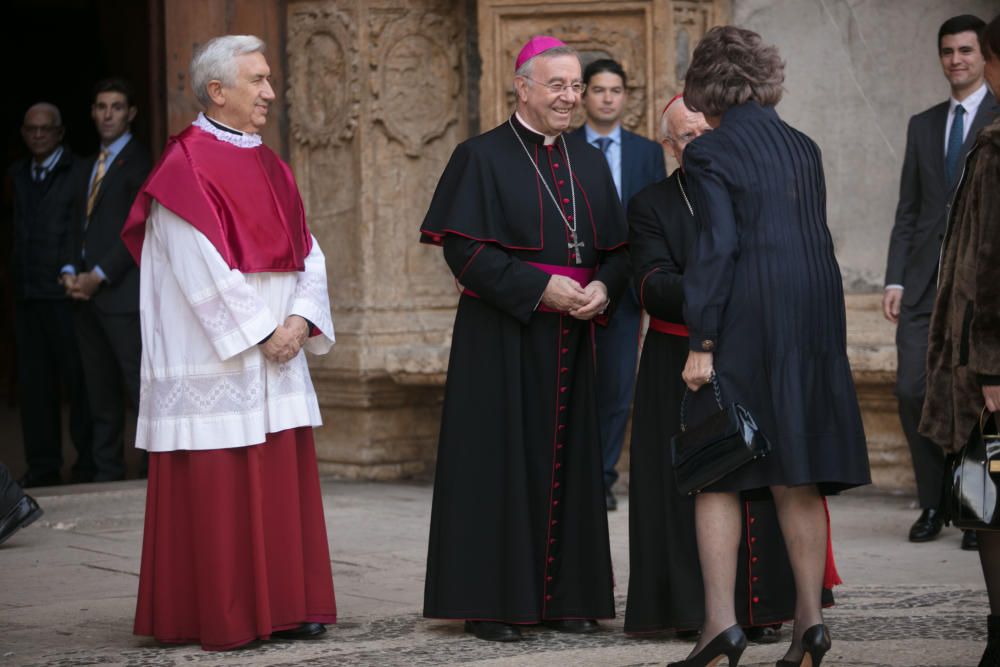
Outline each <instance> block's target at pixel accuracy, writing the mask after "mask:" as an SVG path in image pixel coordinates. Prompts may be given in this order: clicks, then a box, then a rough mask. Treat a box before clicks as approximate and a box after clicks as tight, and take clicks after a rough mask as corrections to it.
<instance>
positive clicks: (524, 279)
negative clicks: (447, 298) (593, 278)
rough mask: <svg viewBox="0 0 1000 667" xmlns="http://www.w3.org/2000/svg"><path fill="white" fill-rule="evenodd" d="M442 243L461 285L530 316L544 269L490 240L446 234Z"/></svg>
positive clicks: (545, 280)
mask: <svg viewBox="0 0 1000 667" xmlns="http://www.w3.org/2000/svg"><path fill="white" fill-rule="evenodd" d="M443 245H444V259H445V261H446V262H448V266H449V267H450V268H451V272H452V273H453V274H454V275H455V279H456V280H458V282H459V283H460V284H461V285H462V286H463V287H467V288H468V289H469V290H471V291H473V292H475V293H476V295H477V296H478V297H479V298H480V299H483V300H485V301H486V302H487V303H489V304H490V305H492V306H495V307H496V308H499V309H500V310H502V311H503V312H505V313H507V314H508V315H510V316H511V317H513V318H515V319H517V320H518V321H519V322H522V323H524V324H527V323H528V322H529V321H530V320H531V314H532V313H533V312H535V307H536V306H537V305H538V303H539V301H541V299H542V293H543V292H544V291H545V288H546V287H547V286H548V284H549V275H548V274H547V273H545V272H544V271H542V270H541V269H537V268H535V267H533V266H531V265H530V264H526V263H525V262H522V261H521V260H519V259H517V258H516V257H513V256H511V255H510V254H508V253H507V252H506V251H505V250H503V249H502V248H500V247H499V246H497V245H494V244H492V243H483V242H482V241H475V240H472V239H467V238H463V237H461V236H455V235H454V234H448V235H447V236H445V237H444V239H443ZM609 290H610V286H609Z"/></svg>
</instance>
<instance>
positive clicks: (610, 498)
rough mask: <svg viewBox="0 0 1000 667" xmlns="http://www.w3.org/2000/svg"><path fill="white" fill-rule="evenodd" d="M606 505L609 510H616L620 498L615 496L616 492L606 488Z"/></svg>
mask: <svg viewBox="0 0 1000 667" xmlns="http://www.w3.org/2000/svg"><path fill="white" fill-rule="evenodd" d="M604 507H605V508H606V509H607V510H608V511H609V512H614V511H615V510H616V509H618V499H617V498H615V494H614V493H612V492H611V489H605V491H604Z"/></svg>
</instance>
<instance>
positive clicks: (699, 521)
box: [677, 26, 871, 667]
mask: <svg viewBox="0 0 1000 667" xmlns="http://www.w3.org/2000/svg"><path fill="white" fill-rule="evenodd" d="M783 81H784V63H782V61H781V59H780V57H779V55H778V51H777V49H776V48H774V47H773V46H767V45H764V44H762V43H761V38H760V36H759V35H757V34H756V33H754V32H751V31H749V30H744V29H741V28H736V27H733V26H725V27H720V28H714V29H712V30H711V31H709V32H708V34H707V35H706V36H705V38H704V39H703V40H702V41H701V42H700V43H699V44H698V47H697V48H696V49H695V52H694V56H693V58H692V63H691V67H690V69H689V70H688V73H687V77H686V85H685V91H684V97H685V100H686V102H687V105H688V107H689V108H691V109H692V110H697V111H701V112H702V113H704V114H705V117H706V120H707V121H708V123H709V124H710V125H712V126H713V127H714V128H715V130H714V131H712V132H708V133H706V134H704V135H702V136H701V137H699V138H698V139H696V140H695V141H693V142H692V143H691V144H690V145H689V146H688V147H687V149H686V151H685V154H684V168H685V173H686V175H687V179H688V183H689V184H690V188H689V190H690V192H691V200H692V203H693V204H694V207H695V215H696V217H697V219H698V223H699V225H700V231H699V233H698V238H697V241H696V243H695V246H694V248H693V250H692V254H691V255H690V256H689V258H688V264H687V269H686V271H685V274H684V298H685V307H684V316H685V321H686V322H687V325H688V328H689V330H690V338H689V341H690V343H689V353H688V360H687V364H686V366H685V369H684V374H683V376H684V381H685V382H686V383H687V385H688V387H689V388H690V389H692V390H693V391H697V390H698V389H699V388H700V387H701V386H703V385H705V384H707V383H708V382H709V381H710V380H711V377H712V374H713V373H715V374H716V375H717V377H718V379H719V383H720V385H721V388H722V394H723V398H724V400H725V401H735V402H738V403H740V404H741V405H743V406H744V407H746V408H747V409H748V410H749V411H750V413H751V414H752V415H753V416H754V417H755V419H756V421H757V423H758V425H759V426H760V429H761V431H762V432H763V434H764V435H765V436H766V437H767V438H768V440H769V441H770V442H771V444H772V448H773V449H772V452H771V454H770V455H769V456H767V457H765V458H762V459H758V460H756V461H753V462H752V463H750V464H748V465H745V466H743V467H741V468H739V469H737V470H735V471H733V472H732V473H730V474H729V475H727V476H726V477H724V478H723V479H721V480H720V481H718V482H716V483H715V484H713V485H712V486H710V487H708V488H707V489H706V490H705V492H703V493H701V494H700V495H699V496H698V497H697V500H696V510H695V514H696V520H695V521H696V528H697V536H698V549H699V554H700V561H701V566H702V575H703V580H704V586H705V614H706V618H705V625H704V626H703V628H702V639H701V641H700V642H699V644H698V645H697V646H696V647H695V651H694V653H693V654H692V656H691V657H690V658H689V659H688V660H686V661H684V662H682V663H677V664H679V665H683V666H685V667H688V666H690V667H693V666H695V665H703V664H711V663H712V660H713V659H715V658H716V657H718V656H719V655H721V654H727V655H729V656H730V662H731V664H735V660H734V658H735V659H738V655H739V653H740V652H741V650H742V646H745V642H746V640H745V638H744V637H743V633H742V631H741V630H740V628H739V626H738V625H736V616H735V613H734V610H733V592H734V586H735V578H736V562H737V550H738V548H739V544H740V518H741V517H740V498H739V494H740V493H741V492H742V493H744V494H746V493H751V494H752V493H754V492H758V491H760V492H763V493H767V492H769V493H770V494H771V495H773V497H774V500H775V503H776V506H777V509H778V518H779V522H780V524H781V530H782V533H783V535H784V538H785V542H786V544H787V547H788V555H789V559H790V561H791V563H792V570H793V572H794V578H795V588H796V604H795V631H794V634H793V639H792V644H791V646H790V647H789V649H788V652H787V654H786V655H785V657H784V659H783V660H782V661H781V662H779V663H778V664H779V666H780V667H786V666H789V667H790V666H792V665H800V664H802V663H803V661H804V660H805V656H806V655H808V656H809V658H810V659H811V662H808V661H806V664H811V665H814V666H818V665H819V664H820V661H821V660H822V656H823V654H825V653H826V651H827V650H828V649H829V647H830V636H829V632H828V631H827V629H826V628H825V626H824V625H823V618H822V612H821V593H822V586H823V573H824V568H825V564H826V537H827V534H826V531H827V524H826V515H825V510H824V507H823V496H824V495H827V494H831V493H837V492H839V491H842V490H845V489H849V488H851V487H854V486H859V485H862V484H868V483H869V482H870V481H871V480H870V473H869V468H868V455H867V449H866V446H865V436H864V430H863V428H862V425H861V415H860V410H859V409H858V402H857V397H856V395H855V391H854V384H853V380H852V378H851V369H850V366H849V364H848V360H847V344H846V325H845V308H844V294H843V287H842V279H841V275H840V268H839V267H838V265H837V260H836V257H835V256H834V247H833V240H832V238H831V236H830V231H829V229H828V227H827V223H826V191H825V185H824V177H823V166H822V161H821V156H820V151H819V148H818V147H817V146H816V144H815V143H814V142H813V141H812V140H811V139H809V137H807V136H806V135H804V134H802V133H801V132H799V131H797V130H795V129H793V128H791V127H790V126H788V125H787V124H785V123H784V122H783V121H782V120H781V119H780V118H779V117H778V114H777V112H776V111H775V110H774V105H775V104H777V103H778V101H779V100H780V99H781V93H782V88H781V84H782V82H783ZM711 394H712V392H711V391H704V392H701V393H700V394H698V395H697V400H696V401H695V404H696V406H695V409H697V410H700V411H701V412H702V414H706V413H707V412H708V411H710V410H711V409H713V407H714V399H713V398H712V396H711ZM696 420H697V418H696V417H692V421H696Z"/></svg>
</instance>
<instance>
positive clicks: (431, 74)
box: [369, 10, 462, 157]
mask: <svg viewBox="0 0 1000 667" xmlns="http://www.w3.org/2000/svg"><path fill="white" fill-rule="evenodd" d="M369 32H370V35H371V38H372V46H373V53H372V59H371V68H372V71H371V73H370V76H369V84H370V87H371V93H372V120H373V121H374V122H376V123H380V124H381V126H382V127H383V128H384V130H385V132H386V134H387V135H388V136H389V137H391V138H392V139H394V140H395V141H398V142H399V143H400V144H402V145H403V148H404V150H405V152H406V155H408V156H410V157H419V156H420V154H421V151H422V149H423V147H424V145H425V144H427V143H428V142H430V141H433V140H434V139H437V138H438V137H440V136H441V135H443V134H444V132H445V130H447V129H448V127H449V126H450V125H452V124H453V123H455V122H457V121H458V116H459V99H458V96H459V93H460V91H461V89H462V80H461V76H460V74H461V51H460V49H459V45H460V43H461V40H460V34H461V30H460V26H459V25H458V23H457V22H455V21H454V20H451V19H450V18H449V17H446V16H444V15H442V14H439V13H436V12H429V11H428V12H415V11H405V10H404V11H384V12H379V11H374V10H373V12H372V14H371V16H370V18H369Z"/></svg>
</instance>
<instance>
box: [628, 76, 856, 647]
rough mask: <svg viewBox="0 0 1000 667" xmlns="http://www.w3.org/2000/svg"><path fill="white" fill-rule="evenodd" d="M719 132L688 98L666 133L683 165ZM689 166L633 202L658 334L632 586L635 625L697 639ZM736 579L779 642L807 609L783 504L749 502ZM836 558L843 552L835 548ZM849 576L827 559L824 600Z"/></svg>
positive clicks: (651, 361) (635, 445)
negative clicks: (675, 439)
mask: <svg viewBox="0 0 1000 667" xmlns="http://www.w3.org/2000/svg"><path fill="white" fill-rule="evenodd" d="M710 129H711V128H710V127H709V126H708V124H707V123H706V122H705V117H704V116H703V115H702V114H700V113H694V112H692V111H690V110H689V109H688V108H687V107H686V106H684V100H683V99H682V98H681V97H680V96H679V95H678V96H677V97H675V98H674V99H672V100H671V101H670V103H669V104H668V105H667V107H666V108H665V109H664V112H663V116H662V119H661V135H662V136H663V137H664V144H665V145H666V146H667V148H668V149H669V150H670V151H671V153H672V154H673V156H674V158H675V159H676V160H677V162H678V164H682V163H683V151H684V147H685V146H687V144H688V143H690V142H691V141H693V140H694V139H695V138H697V137H698V136H700V135H701V134H703V133H704V132H707V131H709V130H710ZM690 196H691V195H690V190H689V188H688V187H687V185H686V182H685V179H684V170H683V169H682V168H678V169H676V170H675V171H674V172H673V173H672V174H671V175H670V177H669V178H666V179H664V180H662V181H660V182H659V183H654V184H653V185H650V186H649V187H647V188H645V189H644V190H642V191H640V192H639V194H637V195H636V196H635V197H633V198H632V200H631V201H630V202H629V207H628V223H629V250H630V253H631V256H632V263H633V280H634V283H633V284H634V285H635V290H636V294H637V295H638V296H639V301H640V303H641V304H642V308H643V309H644V310H645V311H646V312H647V313H648V314H649V329H648V331H647V332H646V337H645V340H644V342H643V348H642V361H641V362H640V365H639V375H638V378H637V380H636V389H635V408H634V412H633V414H632V445H631V454H630V461H629V463H630V473H629V564H630V565H629V584H628V604H627V606H626V609H625V632H626V633H628V634H644V633H654V632H659V631H662V630H668V629H672V630H676V631H677V634H678V635H679V636H681V637H693V636H696V635H697V631H698V628H700V627H701V626H702V623H703V622H704V618H705V607H704V602H703V600H704V591H703V589H702V574H701V566H700V564H699V562H698V544H697V541H696V539H695V523H694V496H685V495H681V494H680V493H679V492H678V490H677V484H676V481H675V478H674V471H673V466H672V464H671V461H670V438H671V436H673V435H674V434H675V433H676V432H677V431H679V430H680V403H681V397H682V396H683V394H684V381H683V380H682V379H681V371H682V370H683V369H684V362H685V361H686V360H687V356H688V330H687V326H685V324H684V314H683V305H684V289H683V285H682V279H683V274H684V268H685V265H686V264H687V257H688V251H689V249H690V247H691V245H692V243H694V239H695V236H696V234H697V232H698V226H697V222H696V221H695V217H694V210H693V207H692V201H691V199H690ZM742 509H743V531H742V540H741V544H740V550H739V560H738V566H737V582H736V618H737V620H738V622H739V623H740V625H742V626H743V627H744V629H745V630H746V635H747V637H748V638H749V639H750V640H751V641H757V642H760V643H771V642H775V641H778V639H779V636H778V628H780V625H781V623H782V622H784V621H788V620H791V619H792V618H793V616H794V613H795V583H794V581H793V578H792V569H791V564H790V563H789V561H788V555H787V553H786V549H785V543H784V540H783V538H782V534H781V528H780V526H779V525H778V515H777V512H776V511H775V506H774V501H773V500H771V499H770V498H754V499H752V500H751V499H749V498H745V499H744V500H743V503H742ZM828 554H832V552H829V551H828ZM836 583H839V578H838V577H837V572H836V568H835V566H834V562H833V558H832V555H830V556H829V557H828V560H827V571H826V577H825V581H824V590H823V604H824V605H831V604H833V595H832V593H831V590H830V589H831V588H832V586H833V585H834V584H836Z"/></svg>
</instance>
